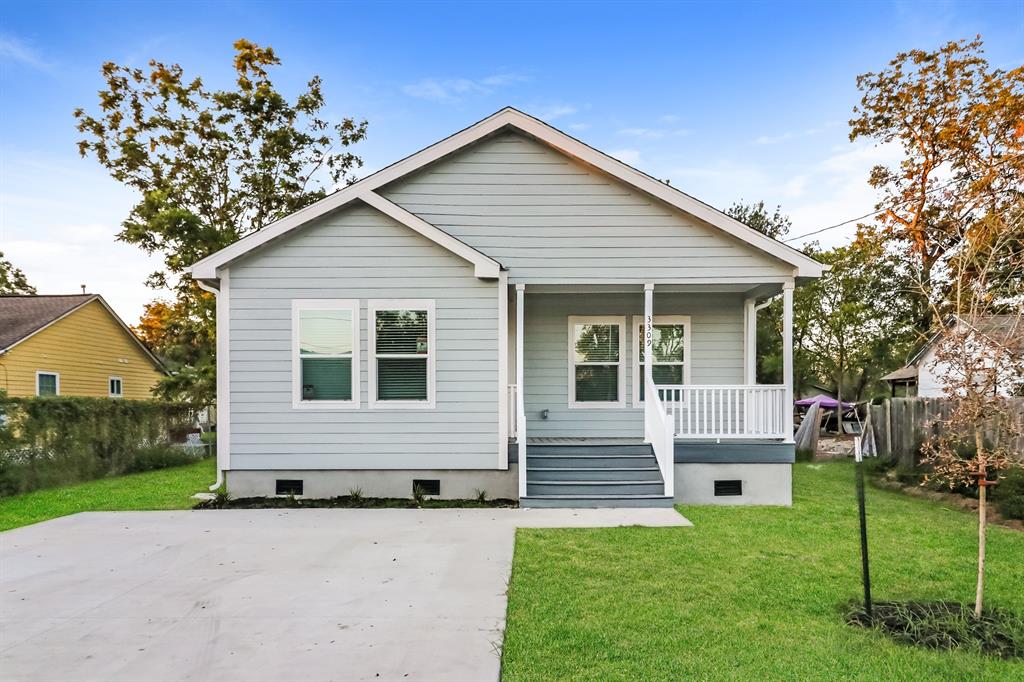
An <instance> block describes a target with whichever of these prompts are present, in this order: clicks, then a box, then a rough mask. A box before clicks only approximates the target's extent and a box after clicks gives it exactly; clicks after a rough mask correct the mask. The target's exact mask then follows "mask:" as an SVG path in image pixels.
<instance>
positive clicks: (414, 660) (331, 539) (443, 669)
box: [0, 509, 689, 681]
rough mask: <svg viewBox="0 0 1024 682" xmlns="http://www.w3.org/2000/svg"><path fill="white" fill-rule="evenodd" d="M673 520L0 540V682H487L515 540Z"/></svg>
mask: <svg viewBox="0 0 1024 682" xmlns="http://www.w3.org/2000/svg"><path fill="white" fill-rule="evenodd" d="M634 524H638V525H656V526H680V525H689V522H687V521H686V519H684V518H683V517H682V516H680V515H679V514H677V513H676V512H675V511H674V510H672V509H618V510H610V509H595V510H555V509H552V510H547V509H536V510H516V509H472V510H460V509H443V510H390V509H377V510H329V509H324V510H296V511H280V510H258V511H241V510H237V511H195V512H187V511H186V512H109V513H106V512H103V513H88V514H78V515H75V516H69V517H65V518H62V519H55V520H53V521H48V522H45V523H41V524H37V525H34V526H29V527H26V528H20V529H16V530H13V531H8V532H6V533H3V534H0V671H2V672H0V676H2V677H3V679H4V680H8V681H14V680H133V681H149V680H216V681H223V680H364V679H373V680H496V679H498V677H499V675H500V664H501V653H500V652H501V644H502V636H503V632H504V626H505V605H506V600H505V591H506V587H507V583H508V577H509V572H510V568H511V563H512V548H513V541H514V533H515V528H517V527H530V526H532V527H588V526H590V527H593V526H618V525H634Z"/></svg>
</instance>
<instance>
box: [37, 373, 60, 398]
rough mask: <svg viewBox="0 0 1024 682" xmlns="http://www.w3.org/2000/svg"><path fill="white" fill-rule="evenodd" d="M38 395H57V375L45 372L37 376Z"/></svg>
mask: <svg viewBox="0 0 1024 682" xmlns="http://www.w3.org/2000/svg"><path fill="white" fill-rule="evenodd" d="M36 395H57V375H56V374H48V373H44V372H40V373H39V374H37V375H36Z"/></svg>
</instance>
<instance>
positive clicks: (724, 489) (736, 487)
mask: <svg viewBox="0 0 1024 682" xmlns="http://www.w3.org/2000/svg"><path fill="white" fill-rule="evenodd" d="M742 494H743V481H715V497H727V496H735V495H742Z"/></svg>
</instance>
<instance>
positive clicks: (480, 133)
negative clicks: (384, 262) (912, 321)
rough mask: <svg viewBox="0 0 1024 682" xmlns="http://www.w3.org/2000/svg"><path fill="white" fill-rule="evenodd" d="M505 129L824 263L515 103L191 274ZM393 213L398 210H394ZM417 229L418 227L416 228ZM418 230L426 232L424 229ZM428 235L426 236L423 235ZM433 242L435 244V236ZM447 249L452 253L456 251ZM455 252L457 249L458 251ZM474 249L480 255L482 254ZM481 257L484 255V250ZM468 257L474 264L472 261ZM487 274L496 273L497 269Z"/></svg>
mask: <svg viewBox="0 0 1024 682" xmlns="http://www.w3.org/2000/svg"><path fill="white" fill-rule="evenodd" d="M505 129H514V130H518V131H520V132H522V133H525V134H527V135H530V136H531V137H533V138H534V139H536V140H538V141H540V142H543V143H545V144H547V145H549V146H550V147H552V148H554V149H556V150H558V151H560V152H562V153H564V154H567V155H569V156H571V157H573V158H575V159H577V160H579V161H580V162H582V163H584V164H587V165H589V166H591V167H593V168H595V169H597V170H599V171H601V172H603V173H605V174H607V175H610V176H612V177H614V178H616V179H618V180H620V181H622V182H625V183H627V184H629V185H632V186H633V187H636V188H637V189H639V190H640V191H643V192H645V193H646V194H648V195H650V196H652V197H655V198H656V199H659V200H660V201H663V202H665V203H666V204H669V205H670V206H674V207H676V208H678V209H679V210H682V211H685V212H686V213H689V214H690V215H693V216H695V217H696V218H699V219H700V220H703V221H704V222H706V223H708V224H709V225H711V226H712V227H715V228H717V229H720V230H722V231H723V232H725V233H727V234H729V235H731V236H733V237H735V238H737V239H739V240H740V241H742V242H745V243H747V244H749V245H750V246H752V247H754V248H756V249H758V250H760V251H762V252H764V253H767V254H769V255H771V256H773V257H775V258H777V259H779V260H781V261H782V262H784V263H789V264H790V265H792V266H793V268H794V273H793V274H794V276H796V277H818V276H820V275H821V274H822V272H824V270H825V269H826V267H825V266H824V265H822V264H821V263H818V262H817V261H815V260H814V259H813V258H810V257H808V256H806V255H804V254H803V253H801V252H800V251H797V250H796V249H794V248H792V247H790V246H787V245H785V244H783V243H782V242H779V241H776V240H774V239H772V238H771V237H768V236H766V235H764V234H762V233H760V232H758V231H757V230H754V229H753V228H750V227H748V226H746V225H744V224H743V223H741V222H739V221H737V220H735V219H733V218H731V217H729V216H727V215H725V214H724V213H722V212H721V211H718V210H716V209H714V208H712V207H710V206H708V205H707V204H705V203H703V202H701V201H698V200H697V199H694V198H693V197H691V196H689V195H687V194H684V193H683V192H680V191H679V190H677V189H675V188H674V187H671V186H670V185H667V184H665V183H664V182H661V181H660V180H657V179H655V178H652V177H651V176H649V175H647V174H645V173H642V172H640V171H638V170H637V169H635V168H633V167H632V166H629V165H627V164H624V163H622V162H621V161H618V160H617V159H614V158H612V157H610V156H608V155H607V154H604V153H603V152H600V151H598V150H597V149H594V148H593V147H590V146H588V145H586V144H584V143H582V142H580V141H579V140H577V139H575V138H573V137H571V136H569V135H566V134H565V133H563V132H561V131H560V130H557V129H555V128H553V127H551V126H550V125H548V124H546V123H544V122H543V121H540V120H539V119H536V118H534V117H532V116H529V115H527V114H524V113H523V112H521V111H518V110H516V109H512V108H511V107H506V108H505V109H502V110H501V111H498V112H497V113H495V114H492V115H491V116H489V117H487V118H485V119H483V120H482V121H479V122H477V123H475V124H473V125H471V126H469V127H468V128H466V129H464V130H462V131H460V132H458V133H455V134H454V135H451V136H450V137H447V138H445V139H443V140H441V141H440V142H437V143H435V144H433V145H431V146H429V147H427V148H426V149H423V150H422V151H419V152H417V153H415V154H413V155H411V156H408V157H406V158H405V159H402V160H401V161H398V162H397V163H394V164H392V165H390V166H388V167H387V168H384V169H383V170H380V171H378V172H376V173H374V174H372V175H369V176H367V177H366V178H363V179H362V180H360V181H358V182H356V183H353V184H352V185H349V186H348V187H346V188H345V189H342V190H339V191H338V192H335V193H334V194H331V195H330V196H327V197H325V198H323V199H321V200H320V201H318V202H316V203H314V204H310V205H309V206H307V207H305V208H303V209H301V210H299V211H296V212H295V213H292V214H291V215H289V216H286V217H284V218H282V219H281V220H278V221H277V222H274V223H272V224H270V225H268V226H267V227H265V228H263V229H262V230H260V231H259V232H254V233H252V234H250V235H248V236H247V237H245V238H243V239H240V240H239V241H237V242H235V243H234V244H231V245H230V246H227V247H225V248H223V249H221V250H220V251H218V252H216V253H214V254H212V255H210V256H207V257H206V258H204V259H202V260H200V261H199V262H197V263H196V264H195V265H193V266H192V275H193V277H195V278H197V279H215V278H216V277H217V269H218V268H222V267H224V266H225V265H227V264H228V263H230V262H231V261H233V260H235V259H236V258H239V257H241V256H242V255H244V254H246V253H248V252H249V251H251V250H252V249H255V248H257V247H259V246H261V245H263V244H265V243H267V242H269V241H271V240H273V239H276V238H278V237H280V236H281V235H283V234H285V233H287V232H289V231H290V230H293V229H295V228H297V227H299V226H301V225H304V224H306V223H308V222H309V221H311V220H313V219H314V218H318V217H320V216H322V215H324V214H325V213H328V212H330V211H333V210H335V209H337V208H340V207H342V206H344V205H345V204H347V203H349V202H350V201H353V200H356V199H362V200H364V201H365V202H366V203H367V204H369V205H371V206H375V207H376V208H378V209H379V210H382V211H384V209H382V208H380V206H379V205H376V204H380V200H381V198H380V197H379V196H378V195H376V194H375V192H374V190H376V189H378V188H380V187H383V186H384V185H386V184H388V183H390V182H392V181H394V180H396V179H398V178H400V177H402V176H404V175H408V174H409V173H412V172H413V171H416V170H418V169H420V168H423V167H424V166H426V165H428V164H431V163H433V162H435V161H437V160H439V159H441V158H444V157H446V156H448V155H450V154H452V153H454V152H457V151H459V150H460V149H462V148H464V147H466V146H468V145H471V144H473V143H474V142H477V141H478V140H481V139H483V138H485V137H488V136H490V135H493V134H495V133H497V132H499V131H502V130H505ZM385 201H386V200H385ZM388 203H390V202H388ZM392 206H393V204H392ZM386 208H387V211H385V212H388V211H392V212H394V209H393V208H390V207H386ZM395 208H397V207H395ZM406 213H408V212H406ZM388 215H391V216H392V217H393V218H394V219H395V220H398V221H399V222H402V223H403V224H407V225H409V227H411V228H412V229H414V230H417V231H419V229H418V228H420V229H422V227H423V225H429V223H425V222H424V223H423V224H422V225H421V224H420V223H418V222H414V223H413V224H410V223H409V222H407V221H406V220H402V219H400V218H397V217H395V215H392V213H388ZM397 215H401V214H400V213H397ZM409 215H412V214H409ZM417 220H419V219H417ZM421 222H422V221H421ZM430 227H433V226H430ZM433 229H434V230H437V232H439V233H442V234H447V233H444V232H443V231H441V230H438V229H437V228H433ZM421 234H423V233H422V232H421ZM431 234H433V232H431ZM424 236H428V235H426V234H425V235H424ZM447 236H448V237H449V239H451V240H454V241H455V242H458V244H462V246H466V245H465V244H463V243H462V242H459V241H458V240H455V239H454V238H453V237H451V236H450V235H447ZM428 238H430V237H429V236H428ZM438 243H439V244H440V243H441V242H438ZM442 245H443V246H445V247H446V248H454V245H452V244H451V242H449V241H447V240H445V243H444V244H442ZM466 248H470V247H466ZM474 251H475V250H474ZM453 252H455V253H458V252H457V251H453ZM476 253H479V252H476ZM459 255H462V254H461V253H460V254H459ZM480 255H481V256H483V254H480ZM464 257H465V256H464ZM484 258H487V257H486V256H484ZM473 262H474V264H476V261H473ZM480 267H481V268H483V269H484V270H486V269H487V268H488V267H490V266H488V265H486V264H483V265H481V266H480ZM478 276H480V275H478ZM493 276H495V277H496V276H497V275H493Z"/></svg>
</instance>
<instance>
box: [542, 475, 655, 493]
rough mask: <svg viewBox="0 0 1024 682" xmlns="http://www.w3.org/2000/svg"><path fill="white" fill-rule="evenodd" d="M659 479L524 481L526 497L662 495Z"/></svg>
mask: <svg viewBox="0 0 1024 682" xmlns="http://www.w3.org/2000/svg"><path fill="white" fill-rule="evenodd" d="M664 493H665V484H664V483H662V482H661V478H660V477H658V478H655V479H653V480H651V479H648V480H645V481H533V480H530V479H529V478H528V479H527V481H526V494H527V495H582V496H589V495H614V496H627V495H663V494H664Z"/></svg>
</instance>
